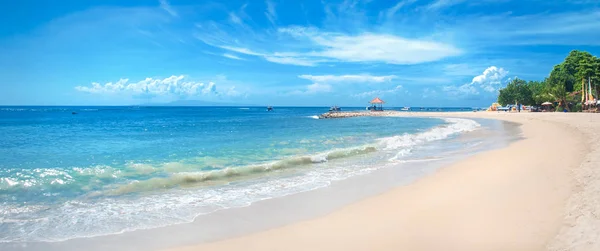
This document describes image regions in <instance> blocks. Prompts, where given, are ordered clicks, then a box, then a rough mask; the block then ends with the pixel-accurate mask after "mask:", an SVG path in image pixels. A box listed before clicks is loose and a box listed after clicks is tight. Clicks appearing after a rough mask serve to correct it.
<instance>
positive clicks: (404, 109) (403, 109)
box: [400, 106, 410, 111]
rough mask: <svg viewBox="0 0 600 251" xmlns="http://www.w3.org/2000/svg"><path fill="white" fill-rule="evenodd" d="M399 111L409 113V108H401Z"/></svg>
mask: <svg viewBox="0 0 600 251" xmlns="http://www.w3.org/2000/svg"><path fill="white" fill-rule="evenodd" d="M400 111H410V107H406V106H405V107H402V109H400Z"/></svg>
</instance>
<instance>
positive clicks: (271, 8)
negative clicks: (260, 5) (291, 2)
mask: <svg viewBox="0 0 600 251" xmlns="http://www.w3.org/2000/svg"><path fill="white" fill-rule="evenodd" d="M266 4H267V11H265V16H267V19H269V22H271V23H272V24H275V19H277V13H275V4H274V3H273V2H272V1H269V0H267V1H266Z"/></svg>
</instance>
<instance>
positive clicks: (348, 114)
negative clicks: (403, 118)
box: [319, 111, 398, 119]
mask: <svg viewBox="0 0 600 251" xmlns="http://www.w3.org/2000/svg"><path fill="white" fill-rule="evenodd" d="M396 113H398V112H397V111H353V112H327V113H323V114H321V115H319V119H337V118H352V117H376V116H392V115H394V114H396Z"/></svg>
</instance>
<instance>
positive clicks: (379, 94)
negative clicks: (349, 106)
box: [352, 85, 406, 98]
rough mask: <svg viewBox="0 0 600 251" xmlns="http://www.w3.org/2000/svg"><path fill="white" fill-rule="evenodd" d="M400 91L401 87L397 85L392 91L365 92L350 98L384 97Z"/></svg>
mask: <svg viewBox="0 0 600 251" xmlns="http://www.w3.org/2000/svg"><path fill="white" fill-rule="evenodd" d="M402 90H403V87H402V85H397V86H396V87H394V88H393V89H387V90H373V91H366V92H361V93H357V94H354V95H352V96H354V97H357V98H365V97H375V96H380V97H385V96H386V95H387V94H397V93H399V92H400V91H402ZM405 92H406V91H405Z"/></svg>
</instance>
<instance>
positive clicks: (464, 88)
mask: <svg viewBox="0 0 600 251" xmlns="http://www.w3.org/2000/svg"><path fill="white" fill-rule="evenodd" d="M507 75H508V71H507V70H504V69H503V68H498V67H496V66H490V67H488V68H487V69H485V70H484V71H483V73H482V74H480V75H478V76H475V77H474V78H473V80H471V82H470V83H466V84H464V85H460V86H444V87H443V88H442V89H443V90H444V92H446V93H447V94H449V95H450V96H456V97H461V96H472V95H478V94H480V91H485V92H488V93H494V92H497V91H498V90H499V89H500V88H501V87H502V83H503V82H505V80H506V77H507Z"/></svg>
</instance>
